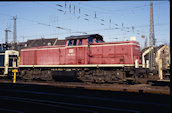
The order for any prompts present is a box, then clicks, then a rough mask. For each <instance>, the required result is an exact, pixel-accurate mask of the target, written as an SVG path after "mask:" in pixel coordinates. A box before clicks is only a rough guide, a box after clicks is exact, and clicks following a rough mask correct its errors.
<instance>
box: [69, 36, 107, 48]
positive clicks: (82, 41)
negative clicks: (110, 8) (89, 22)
mask: <svg viewBox="0 0 172 113" xmlns="http://www.w3.org/2000/svg"><path fill="white" fill-rule="evenodd" d="M66 40H67V41H66V46H81V45H89V44H92V43H101V42H104V41H103V37H102V36H101V35H98V34H92V35H82V36H70V37H66Z"/></svg>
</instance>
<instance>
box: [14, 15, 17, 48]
mask: <svg viewBox="0 0 172 113" xmlns="http://www.w3.org/2000/svg"><path fill="white" fill-rule="evenodd" d="M16 19H17V17H13V20H14V28H13V41H14V49H15V50H17V42H16V41H17V33H16Z"/></svg>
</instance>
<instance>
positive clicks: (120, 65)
mask: <svg viewBox="0 0 172 113" xmlns="http://www.w3.org/2000/svg"><path fill="white" fill-rule="evenodd" d="M128 66H135V65H134V64H90V65H19V67H128Z"/></svg>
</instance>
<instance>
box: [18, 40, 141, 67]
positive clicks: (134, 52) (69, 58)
mask: <svg viewBox="0 0 172 113" xmlns="http://www.w3.org/2000/svg"><path fill="white" fill-rule="evenodd" d="M78 43H79V40H78V41H77V44H78ZM129 43H133V44H132V45H129ZM67 44H68V41H67V42H66V45H62V46H42V47H33V48H27V49H22V50H21V62H20V65H71V64H72V65H78V64H80V65H81V64H84V65H86V64H89V59H90V64H134V61H135V60H136V59H139V63H140V62H141V61H140V46H139V43H138V42H136V41H121V42H108V43H106V42H102V43H96V42H95V40H94V43H92V44H91V45H90V58H89V50H88V39H83V42H82V45H81V46H74V47H72V46H67ZM119 44H120V45H119ZM134 44H137V45H134ZM50 48H51V49H50ZM26 50H27V51H26Z"/></svg>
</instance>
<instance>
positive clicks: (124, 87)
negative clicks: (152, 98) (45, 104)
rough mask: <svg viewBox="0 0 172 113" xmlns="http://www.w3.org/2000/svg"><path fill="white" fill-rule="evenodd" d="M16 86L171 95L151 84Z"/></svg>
mask: <svg viewBox="0 0 172 113" xmlns="http://www.w3.org/2000/svg"><path fill="white" fill-rule="evenodd" d="M0 83H12V80H0ZM15 84H23V85H46V86H55V87H62V88H79V89H90V90H103V91H120V92H135V93H152V94H166V95H169V94H170V88H169V87H168V86H152V85H150V84H135V85H129V84H91V83H89V84H87V83H82V82H54V81H48V82H47V81H23V80H17V82H16V83H15Z"/></svg>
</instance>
